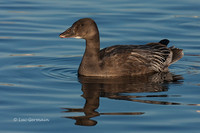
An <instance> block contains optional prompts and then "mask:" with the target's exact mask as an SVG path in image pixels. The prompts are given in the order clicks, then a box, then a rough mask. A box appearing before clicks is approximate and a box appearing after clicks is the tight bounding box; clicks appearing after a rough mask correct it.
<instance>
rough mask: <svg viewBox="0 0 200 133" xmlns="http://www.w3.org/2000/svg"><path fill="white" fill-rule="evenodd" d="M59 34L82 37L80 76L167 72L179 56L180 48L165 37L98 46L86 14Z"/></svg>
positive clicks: (92, 27)
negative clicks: (84, 44) (84, 46)
mask: <svg viewBox="0 0 200 133" xmlns="http://www.w3.org/2000/svg"><path fill="white" fill-rule="evenodd" d="M60 37H61V38H69V37H74V38H83V39H85V40H86V49H85V53H84V56H83V59H82V61H81V64H80V66H79V70H78V73H79V75H84V76H133V75H140V74H146V73H155V72H167V71H168V66H169V65H170V64H172V63H174V62H176V61H178V60H179V59H181V58H182V56H183V50H182V49H178V48H174V47H169V48H168V47H167V44H168V43H169V40H167V39H163V40H161V41H160V42H159V43H148V44H146V45H115V46H111V47H107V48H104V49H102V50H100V39H99V32H98V28H97V25H96V23H95V22H94V21H93V20H92V19H90V18H84V19H80V20H78V21H77V22H75V23H74V24H73V25H72V27H70V28H69V29H67V30H66V31H65V32H63V33H61V34H60Z"/></svg>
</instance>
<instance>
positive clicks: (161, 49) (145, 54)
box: [99, 43, 172, 73]
mask: <svg viewBox="0 0 200 133" xmlns="http://www.w3.org/2000/svg"><path fill="white" fill-rule="evenodd" d="M99 55H100V60H102V65H104V64H106V65H105V66H111V67H113V68H114V67H116V68H117V67H118V68H122V71H126V72H127V71H129V72H130V73H147V72H148V71H149V72H151V71H157V72H160V71H163V69H164V68H166V67H167V66H169V64H170V62H171V56H172V54H171V52H170V49H169V48H167V47H166V45H163V44H160V43H149V44H146V45H115V46H111V47H107V48H104V49H102V50H101V51H100V54H99ZM142 71H144V72H142Z"/></svg>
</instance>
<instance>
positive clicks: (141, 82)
mask: <svg viewBox="0 0 200 133" xmlns="http://www.w3.org/2000/svg"><path fill="white" fill-rule="evenodd" d="M182 79H183V77H182V76H180V75H174V74H172V73H169V72H168V73H156V74H152V75H142V76H135V77H112V78H99V77H96V78H94V77H82V76H81V77H79V81H80V83H81V84H82V91H83V95H82V97H83V98H84V99H85V100H86V102H85V105H84V107H83V108H63V109H64V110H65V111H63V112H65V113H72V112H73V113H77V112H79V113H84V115H83V116H69V117H68V116H67V117H65V118H70V119H74V120H76V123H75V124H76V125H82V126H94V125H96V124H97V121H95V120H92V118H93V117H96V116H100V115H142V114H144V112H123V113H120V112H113V113H100V112H97V111H96V110H97V109H98V107H99V98H100V97H106V98H110V99H116V100H126V101H132V102H141V103H149V104H160V105H180V104H181V103H173V102H167V101H151V100H141V99H138V98H141V97H168V95H145V96H132V95H128V94H129V93H139V92H140V93H141V92H163V91H167V90H168V89H169V88H168V85H169V84H170V83H176V84H181V83H182V82H183V81H182Z"/></svg>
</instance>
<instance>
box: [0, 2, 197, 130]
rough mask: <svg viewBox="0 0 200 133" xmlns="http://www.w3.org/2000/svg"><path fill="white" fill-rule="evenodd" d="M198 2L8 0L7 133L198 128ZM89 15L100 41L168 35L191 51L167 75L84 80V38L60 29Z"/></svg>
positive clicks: (3, 80) (3, 49) (1, 77)
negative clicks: (79, 72)
mask: <svg viewBox="0 0 200 133" xmlns="http://www.w3.org/2000/svg"><path fill="white" fill-rule="evenodd" d="M199 6H200V1H198V0H189V1H188V0H182V1H179V0H162V1H160V0H151V1H146V0H140V1H136V0H124V1H121V0H115V1H114V0H101V1H90V0H85V1H80V0H76V1H70V0H45V1H44V0H43V1H41V0H1V1H0V55H1V56H0V66H1V67H0V132H4V133H35V132H37V133H45V132H48V133H64V132H67V133H78V132H83V133H86V132H87V133H94V132H95V133H102V132H105V133H106V132H109V133H110V132H115V133H129V132H130V133H133V132H137V133H147V132H148V133H168V132H173V133H179V132H182V133H188V132H192V133H199V132H200V126H199V125H200V96H199V95H200V30H199V29H200V16H199V12H200V8H199ZM84 17H90V18H93V19H94V20H95V21H96V23H97V25H98V27H99V31H100V36H101V48H104V47H108V46H111V45H115V44H145V43H149V42H158V41H160V40H161V39H163V38H168V39H169V40H170V41H171V42H170V46H172V45H175V46H176V47H178V48H181V49H184V53H185V55H184V57H183V58H182V59H181V60H180V61H178V62H177V63H175V64H173V65H172V66H170V72H171V73H169V74H168V75H153V76H150V77H142V78H135V79H121V78H118V79H90V78H89V79H87V78H86V79H85V78H83V79H78V78H77V69H78V66H79V63H80V61H81V58H82V54H83V52H84V48H85V42H84V40H81V39H79V40H78V39H60V38H59V34H60V33H61V32H63V31H64V30H65V29H66V28H68V27H69V26H71V24H72V23H73V22H74V21H76V20H78V19H80V18H84ZM163 77H169V79H165V78H163ZM174 78H175V79H177V81H173V80H172V79H174ZM157 79H160V80H157Z"/></svg>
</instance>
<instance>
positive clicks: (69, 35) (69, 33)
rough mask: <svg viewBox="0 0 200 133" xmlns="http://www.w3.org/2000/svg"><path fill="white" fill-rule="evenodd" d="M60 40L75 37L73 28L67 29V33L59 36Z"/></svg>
mask: <svg viewBox="0 0 200 133" xmlns="http://www.w3.org/2000/svg"><path fill="white" fill-rule="evenodd" d="M59 37H60V38H71V37H75V34H74V32H73V30H72V27H70V28H69V29H67V30H66V31H64V32H63V33H61V34H60V35H59Z"/></svg>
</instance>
